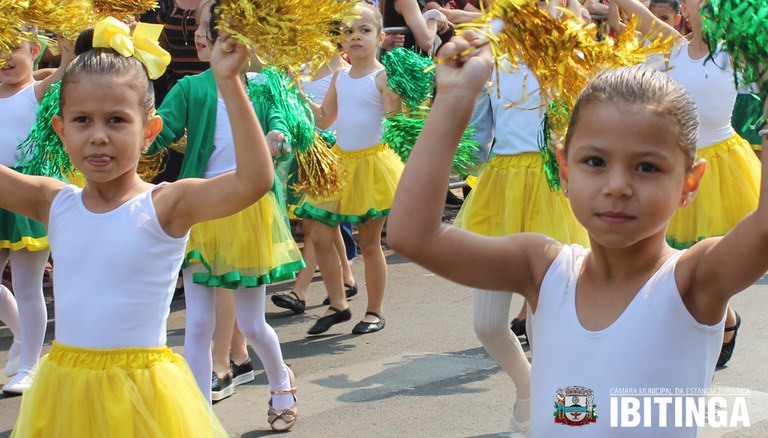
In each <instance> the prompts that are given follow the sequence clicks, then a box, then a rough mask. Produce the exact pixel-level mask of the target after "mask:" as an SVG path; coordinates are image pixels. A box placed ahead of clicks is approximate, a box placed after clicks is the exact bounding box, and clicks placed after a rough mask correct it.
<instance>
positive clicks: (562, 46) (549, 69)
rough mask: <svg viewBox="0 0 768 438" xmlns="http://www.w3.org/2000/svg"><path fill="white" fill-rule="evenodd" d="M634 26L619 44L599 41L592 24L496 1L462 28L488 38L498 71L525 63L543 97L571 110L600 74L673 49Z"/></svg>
mask: <svg viewBox="0 0 768 438" xmlns="http://www.w3.org/2000/svg"><path fill="white" fill-rule="evenodd" d="M494 19H498V20H501V21H502V22H503V24H504V25H503V27H502V28H501V31H500V32H498V33H497V34H494V32H493V31H492V30H491V29H492V28H491V22H492V20H494ZM636 24H637V23H636V21H635V20H631V21H630V23H628V25H627V30H626V32H624V33H623V34H622V36H621V38H619V39H618V40H612V39H603V40H600V41H598V38H597V27H596V26H595V25H594V24H592V23H590V24H584V23H583V22H581V20H579V19H576V18H574V17H570V18H568V19H566V20H556V19H554V18H552V17H550V16H549V15H548V14H547V12H546V11H544V10H541V9H539V8H538V7H537V6H536V2H534V1H528V0H496V1H494V2H492V3H491V4H490V5H489V8H488V9H487V10H486V11H485V13H484V15H483V17H482V18H481V19H480V20H479V21H477V22H472V23H467V24H465V25H461V28H463V29H474V30H477V31H479V32H480V33H482V34H483V35H484V37H485V38H487V39H488V41H489V43H490V45H491V51H492V52H493V56H494V59H495V61H496V65H497V69H498V68H499V67H498V66H499V65H500V64H501V61H502V59H509V61H510V63H511V64H512V67H513V68H514V67H516V65H517V63H518V62H524V63H525V64H526V65H527V66H528V68H529V69H530V70H531V72H533V74H534V75H535V76H536V79H537V80H538V82H539V85H540V87H541V95H542V96H543V97H544V99H546V100H550V101H551V100H553V99H560V100H562V101H563V102H565V103H566V104H567V105H568V107H573V105H574V103H575V102H576V98H577V97H578V95H579V92H581V89H582V88H584V86H585V85H586V83H587V82H588V81H589V79H591V78H592V77H594V76H595V75H596V74H597V73H598V72H600V71H603V70H606V69H610V68H616V67H620V66H627V65H634V64H639V63H642V62H644V61H645V60H646V59H647V57H648V56H649V55H652V54H656V53H669V52H670V51H671V50H672V47H674V44H675V42H674V40H672V39H671V38H667V39H662V38H661V37H660V36H659V37H657V38H655V39H651V40H645V39H640V38H638V37H637V36H636V33H635V29H636Z"/></svg>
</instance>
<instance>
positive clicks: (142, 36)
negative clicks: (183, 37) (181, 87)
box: [93, 17, 171, 79]
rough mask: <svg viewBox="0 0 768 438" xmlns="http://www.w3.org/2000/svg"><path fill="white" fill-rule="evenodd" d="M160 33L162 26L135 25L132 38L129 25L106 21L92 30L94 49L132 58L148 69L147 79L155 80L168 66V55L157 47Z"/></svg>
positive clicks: (110, 19)
mask: <svg viewBox="0 0 768 438" xmlns="http://www.w3.org/2000/svg"><path fill="white" fill-rule="evenodd" d="M162 31H163V26H162V25H161V24H147V23H138V24H137V25H136V28H135V29H134V31H133V36H131V29H130V28H129V27H128V25H126V24H125V23H123V22H122V21H120V20H118V19H116V18H113V17H107V18H105V19H103V20H101V21H99V22H98V23H96V26H94V29H93V47H100V48H107V49H113V50H114V51H116V52H117V53H119V54H121V55H123V56H125V57H129V56H133V57H135V58H136V59H138V60H139V61H141V63H142V64H144V67H146V68H147V73H148V74H149V78H150V79H157V78H159V77H160V76H162V75H163V73H164V72H165V69H166V67H168V64H170V63H171V54H170V53H168V52H167V51H166V50H165V49H163V48H162V47H160V45H159V44H158V43H157V41H158V39H159V38H160V33H161V32H162Z"/></svg>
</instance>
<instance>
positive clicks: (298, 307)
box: [272, 291, 307, 315]
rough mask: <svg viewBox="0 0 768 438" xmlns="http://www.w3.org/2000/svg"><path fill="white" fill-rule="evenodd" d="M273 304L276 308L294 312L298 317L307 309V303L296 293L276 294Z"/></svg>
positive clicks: (273, 296) (273, 297)
mask: <svg viewBox="0 0 768 438" xmlns="http://www.w3.org/2000/svg"><path fill="white" fill-rule="evenodd" d="M272 302H273V303H274V304H275V306H277V307H281V308H283V309H288V310H292V311H293V313H295V314H297V315H298V314H300V313H304V309H305V308H306V307H307V302H306V301H304V300H302V299H301V298H299V296H298V295H296V292H294V291H290V292H288V293H285V294H274V295H272Z"/></svg>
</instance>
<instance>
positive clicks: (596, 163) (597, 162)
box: [584, 157, 605, 167]
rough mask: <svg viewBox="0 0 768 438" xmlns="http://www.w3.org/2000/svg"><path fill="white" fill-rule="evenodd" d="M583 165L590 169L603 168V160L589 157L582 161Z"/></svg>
mask: <svg viewBox="0 0 768 438" xmlns="http://www.w3.org/2000/svg"><path fill="white" fill-rule="evenodd" d="M584 164H586V165H587V166H590V167H605V160H603V159H602V158H599V157H589V158H587V159H586V160H584Z"/></svg>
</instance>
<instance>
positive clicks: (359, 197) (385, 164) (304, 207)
mask: <svg viewBox="0 0 768 438" xmlns="http://www.w3.org/2000/svg"><path fill="white" fill-rule="evenodd" d="M333 150H334V151H335V152H336V154H337V155H338V156H339V160H340V162H341V164H342V165H343V166H345V167H346V169H347V175H348V177H347V178H348V179H347V183H346V185H345V186H344V188H343V189H342V191H341V193H339V194H338V195H336V196H332V197H329V198H323V199H312V198H311V197H310V196H307V195H305V196H304V197H303V198H302V200H301V201H300V202H299V207H298V208H296V209H295V210H294V214H295V215H296V216H298V217H300V218H302V219H314V220H316V221H320V222H323V223H325V224H326V225H329V226H332V227H335V226H336V225H338V224H339V222H355V223H363V222H365V221H367V220H370V219H379V218H382V217H384V216H387V215H389V209H390V208H392V201H393V200H394V199H395V190H397V184H398V183H399V182H400V175H402V173H403V162H402V161H401V160H400V158H399V157H398V156H397V155H395V153H394V152H393V151H392V150H391V149H390V148H389V146H387V145H386V144H380V145H378V146H373V147H370V148H367V149H363V150H360V151H354V152H345V151H343V150H341V149H339V147H338V146H334V148H333Z"/></svg>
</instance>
